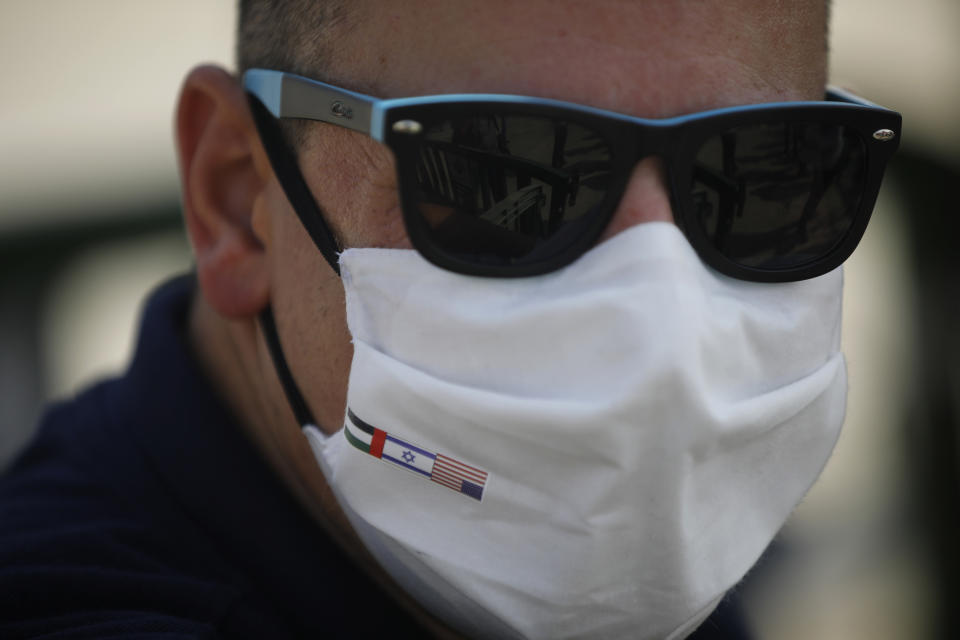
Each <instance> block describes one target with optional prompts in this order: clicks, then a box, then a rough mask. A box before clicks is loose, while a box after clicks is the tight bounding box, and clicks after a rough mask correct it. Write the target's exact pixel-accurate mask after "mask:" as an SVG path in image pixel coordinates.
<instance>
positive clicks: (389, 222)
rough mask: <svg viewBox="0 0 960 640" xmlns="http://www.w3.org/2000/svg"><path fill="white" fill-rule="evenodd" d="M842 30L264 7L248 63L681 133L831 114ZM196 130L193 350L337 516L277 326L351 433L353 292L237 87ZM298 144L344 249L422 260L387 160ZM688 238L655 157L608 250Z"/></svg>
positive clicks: (636, 180) (396, 6) (523, 8)
mask: <svg viewBox="0 0 960 640" xmlns="http://www.w3.org/2000/svg"><path fill="white" fill-rule="evenodd" d="M826 14H827V7H826V6H825V3H824V1H823V0H784V1H778V2H768V1H767V0H723V1H720V0H698V1H689V2H627V1H623V0H602V1H598V2H589V3H588V2H577V1H556V0H533V1H524V2H513V1H509V0H481V1H477V2H448V1H446V0H409V1H408V0H404V1H403V2H375V1H373V0H356V1H351V2H349V3H347V2H309V1H306V0H291V1H289V2H280V1H275V0H274V1H270V0H265V1H261V2H257V1H255V0H247V1H244V2H241V8H240V31H239V36H240V37H239V45H238V59H239V63H240V66H241V70H244V69H246V68H250V67H264V68H270V69H278V70H282V71H290V72H295V73H298V74H301V75H306V76H309V77H313V78H317V79H320V80H323V81H326V82H330V83H333V84H337V85H339V86H342V87H345V88H348V89H352V90H355V91H361V92H364V93H368V94H371V95H374V96H378V97H382V98H395V97H404V96H418V95H429V94H441V93H501V94H519V95H526V96H535V97H541V98H550V99H556V100H564V101H569V102H574V103H578V104H581V105H586V106H590V107H596V108H600V109H606V110H610V111H615V112H618V113H622V114H627V115H631V116H638V117H645V118H665V117H671V116H678V115H682V114H687V113H691V112H695V111H701V110H706V109H711V108H720V107H728V106H734V105H744V104H752V103H763V102H783V101H793V100H818V99H821V98H822V96H823V94H824V88H825V81H826V46H825V40H826V38H825V33H826ZM177 131H178V142H179V150H180V166H181V173H182V180H183V185H184V209H185V217H186V221H187V227H188V231H189V234H190V237H191V241H192V243H193V246H194V251H195V255H196V259H197V274H198V278H199V282H200V297H199V298H198V300H197V305H196V310H195V313H194V319H193V329H192V334H193V337H194V340H195V343H196V346H197V349H198V351H199V352H200V354H201V359H202V360H203V361H204V363H205V364H206V366H207V367H208V368H209V369H210V370H211V373H212V377H214V378H215V379H216V380H218V381H219V384H220V385H221V390H222V392H223V395H224V396H225V398H226V400H227V401H228V403H229V404H230V405H231V407H232V408H233V409H234V411H236V412H237V414H238V416H239V417H240V419H241V421H242V422H244V423H245V424H246V426H247V428H248V429H249V430H250V431H251V433H252V435H253V437H254V438H255V439H256V440H257V442H258V443H259V445H260V446H261V447H262V448H263V449H264V451H265V452H266V454H267V455H268V456H269V457H270V458H271V460H272V462H273V463H274V465H275V466H276V467H277V468H278V470H279V471H280V473H281V474H282V475H284V477H285V479H286V480H287V482H288V484H289V485H290V486H291V488H292V489H293V490H294V491H295V492H297V493H298V494H299V495H300V497H301V498H302V499H303V501H304V502H305V504H307V505H308V506H309V507H311V508H312V509H314V511H315V513H317V514H318V518H320V519H325V520H329V519H330V518H331V517H333V518H337V517H339V516H336V515H335V514H336V512H337V507H336V504H335V501H333V500H332V498H331V496H330V495H329V491H328V490H327V488H326V483H325V480H324V478H323V476H322V474H321V473H320V471H319V469H318V468H317V466H316V464H315V461H314V459H313V457H312V453H311V451H310V449H309V447H308V445H307V442H306V440H305V439H304V437H303V436H302V435H301V433H300V431H299V430H298V429H297V425H296V423H295V422H294V420H293V418H292V416H291V414H290V410H289V407H288V405H287V401H286V398H285V397H284V394H283V392H282V389H281V387H280V385H279V383H278V381H277V377H276V373H275V370H274V367H273V363H272V361H271V359H270V356H269V353H268V350H267V348H266V346H265V344H264V340H263V335H262V331H261V328H260V326H259V324H258V316H259V314H260V313H261V312H262V311H263V310H264V309H265V308H266V307H267V306H268V305H269V306H271V307H272V309H273V313H274V316H275V318H276V324H277V331H278V334H279V336H280V340H281V342H282V344H283V348H284V352H285V355H286V359H287V361H288V363H289V367H290V371H291V373H292V376H293V378H294V379H295V380H296V381H297V383H298V385H299V387H300V389H301V390H302V391H303V393H304V396H305V399H306V402H307V404H308V405H309V408H310V410H311V412H312V413H313V415H314V416H315V417H316V419H317V422H318V425H319V427H320V428H321V429H322V430H323V431H325V432H327V433H333V432H335V431H336V430H337V429H339V427H340V426H341V423H342V420H343V416H344V413H345V403H346V395H347V379H348V375H349V372H350V366H351V357H352V346H351V341H350V334H349V332H348V330H347V325H346V318H345V305H344V289H343V284H342V283H341V281H340V279H339V278H338V276H337V275H336V274H335V273H334V272H333V270H332V269H330V267H329V265H328V264H327V263H326V262H325V260H324V258H323V256H322V255H321V254H320V253H319V251H318V250H317V248H316V246H315V245H314V243H313V242H312V241H311V239H310V237H309V236H308V234H307V232H306V231H305V229H304V228H303V226H302V224H301V223H300V221H299V220H298V218H297V216H296V215H295V213H294V211H293V210H292V208H291V205H290V203H289V202H288V201H287V198H286V196H285V194H284V192H283V189H282V188H281V186H280V185H279V183H278V181H277V178H276V176H275V175H274V173H273V171H272V169H271V166H270V162H269V160H268V158H267V156H266V154H265V152H264V149H263V147H262V146H261V142H260V138H259V136H258V133H257V130H256V127H255V126H254V122H253V119H252V117H251V114H250V111H249V108H248V103H247V97H246V96H245V94H244V92H243V90H242V88H241V87H240V85H239V82H238V79H237V78H235V77H232V76H230V75H228V74H227V73H225V72H223V71H220V70H217V69H213V68H209V67H203V68H199V69H197V70H194V71H193V72H192V73H191V74H190V75H189V76H188V78H187V80H186V83H185V85H184V90H183V94H182V96H181V102H180V107H179V110H178V117H177ZM287 133H288V134H290V135H289V136H288V138H289V139H290V141H291V142H292V145H293V146H294V147H295V149H296V153H297V158H298V162H299V166H300V168H301V170H302V173H303V175H304V177H305V179H306V183H307V185H308V186H309V188H310V191H311V192H312V195H313V197H314V199H315V200H316V202H317V204H318V205H319V207H320V209H321V210H322V212H323V215H324V217H325V218H326V222H327V224H328V225H329V226H330V227H331V228H332V230H333V233H334V235H335V236H336V238H337V241H338V243H339V245H340V246H341V247H343V248H349V247H391V248H408V247H409V246H410V241H409V238H408V236H407V231H406V229H405V227H404V224H403V221H402V218H401V206H400V200H399V194H398V189H397V177H396V167H395V159H394V157H393V156H392V154H391V153H390V151H389V150H388V149H387V148H386V147H385V146H383V145H381V144H379V143H377V142H375V141H374V140H372V139H371V138H369V137H367V136H364V135H362V134H359V133H356V132H353V131H350V130H347V129H344V128H340V127H336V126H331V125H328V124H323V123H317V122H310V121H303V122H299V123H297V124H296V125H295V126H292V127H289V128H288V129H287ZM672 220H673V213H672V211H671V205H670V199H669V197H668V195H667V188H666V186H665V184H664V178H663V173H662V170H661V168H660V163H659V161H658V160H657V159H656V158H645V159H643V160H641V161H639V162H638V163H637V165H636V167H635V168H634V169H633V172H632V175H631V177H630V182H629V183H628V185H627V188H626V191H625V193H624V196H623V198H622V199H621V201H620V202H619V204H618V206H617V208H616V211H615V212H614V214H613V217H612V219H611V222H610V224H609V226H608V227H607V229H606V230H605V232H604V233H603V234H602V236H601V238H600V241H605V240H608V239H610V238H612V237H613V236H615V235H616V234H618V233H620V232H622V231H623V230H625V229H628V228H631V227H633V226H635V225H639V224H643V223H645V222H650V221H663V222H670V221H672ZM331 514H334V516H331ZM338 522H339V524H336V523H335V524H334V525H333V526H334V528H337V530H338V531H340V534H339V535H341V536H342V539H343V540H349V539H350V535H351V534H350V533H349V527H346V526H345V525H344V524H343V522H342V520H339V521H338ZM338 527H339V528H338ZM346 544H348V545H349V544H350V543H349V542H347V543H346Z"/></svg>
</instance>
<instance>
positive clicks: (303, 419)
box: [260, 305, 319, 427]
mask: <svg viewBox="0 0 960 640" xmlns="http://www.w3.org/2000/svg"><path fill="white" fill-rule="evenodd" d="M260 326H261V327H262V328H263V336H264V338H266V340H267V349H268V350H269V351H270V358H271V359H272V360H273V366H274V368H275V369H276V370H277V377H279V378H280V385H281V386H282V387H283V391H284V393H286V394H287V401H288V402H290V408H291V409H293V415H294V416H296V418H297V422H299V423H300V426H301V427H306V426H307V425H313V426H319V425H317V421H316V420H314V418H313V413H311V412H310V407H308V406H307V402H306V400H304V399H303V394H301V393H300V388H299V387H297V383H296V381H295V380H294V379H293V374H292V373H290V367H288V366H287V359H286V358H284V357H283V347H282V346H281V345H280V336H279V335H277V325H276V323H275V322H274V321H273V311H272V309H271V308H270V305H267V307H266V308H265V309H264V310H263V311H261V312H260Z"/></svg>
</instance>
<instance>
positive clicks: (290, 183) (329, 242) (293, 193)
mask: <svg viewBox="0 0 960 640" xmlns="http://www.w3.org/2000/svg"><path fill="white" fill-rule="evenodd" d="M247 98H248V100H249V102H250V110H251V111H252V112H253V121H254V123H255V124H256V126H257V132H258V133H259V134H260V141H261V142H262V143H263V148H264V149H265V150H266V152H267V157H268V158H270V166H271V167H273V172H274V173H275V174H276V176H277V180H279V182H280V186H281V187H283V192H284V193H285V194H287V200H289V201H290V204H291V206H293V210H294V211H295V212H296V214H297V217H298V218H300V222H301V223H302V224H303V226H304V228H306V230H307V233H309V234H310V237H311V238H312V239H313V243H314V244H315V245H317V248H318V249H319V250H320V253H322V254H323V257H324V258H326V260H327V263H328V264H329V265H330V267H331V268H332V269H333V270H334V272H335V273H336V274H337V275H340V263H339V262H338V257H337V254H338V253H339V249H338V247H337V239H336V237H335V236H334V235H333V231H331V230H330V226H329V225H328V224H327V222H326V220H324V218H323V213H322V212H321V211H320V206H319V205H318V204H317V201H316V200H315V199H314V197H313V194H312V193H311V192H310V188H309V187H308V186H307V182H306V180H305V179H304V177H303V174H302V173H301V172H300V167H299V166H298V165H297V158H296V156H295V155H294V154H293V151H291V149H290V147H289V146H287V143H286V142H285V141H284V139H283V133H282V132H281V131H280V126H279V125H278V123H277V120H276V118H274V117H273V114H272V113H270V112H269V111H268V110H267V108H266V107H265V106H263V103H262V102H260V100H258V99H257V98H256V97H254V96H252V95H250V94H248V95H247Z"/></svg>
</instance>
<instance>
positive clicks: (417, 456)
mask: <svg viewBox="0 0 960 640" xmlns="http://www.w3.org/2000/svg"><path fill="white" fill-rule="evenodd" d="M341 266H342V273H343V281H344V286H345V288H346V293H347V319H348V324H349V327H350V331H351V332H352V335H353V340H354V357H353V364H352V368H351V371H350V385H349V391H348V408H349V411H350V414H351V415H349V416H348V418H347V420H346V422H347V426H346V430H341V431H340V432H338V433H337V434H335V435H333V436H331V437H329V438H328V437H326V436H324V435H322V434H321V432H320V431H318V430H317V429H316V428H314V427H311V426H308V427H306V429H305V430H306V432H307V434H308V437H309V438H310V440H311V444H312V446H313V447H314V451H315V453H316V454H317V457H318V460H319V462H320V464H321V466H322V468H323V471H324V473H325V475H326V477H327V480H328V481H329V483H330V485H331V486H332V488H333V490H334V492H335V493H336V495H337V497H338V499H339V500H340V503H341V505H342V506H343V507H344V510H345V511H346V512H347V515H348V517H349V518H350V520H351V522H352V523H353V526H354V528H355V529H356V530H357V532H358V534H359V535H360V537H361V538H362V539H363V541H364V543H365V545H366V546H367V547H368V548H369V549H370V551H371V552H372V553H373V554H374V556H375V557H376V558H377V559H378V561H379V562H380V563H381V564H382V565H383V567H384V568H385V569H386V570H387V571H388V572H389V573H390V575H391V576H392V577H393V578H394V579H395V580H396V581H397V582H398V583H399V584H400V585H401V586H402V587H403V588H404V589H405V590H407V591H408V592H410V593H411V595H413V596H414V597H415V598H417V599H418V600H419V601H420V602H421V603H422V604H423V605H424V606H425V607H426V608H427V609H428V610H430V611H431V612H433V613H434V614H435V615H436V616H437V617H439V618H440V619H442V620H444V621H446V622H447V623H448V624H450V625H451V626H452V627H453V628H455V629H457V630H459V631H461V632H463V633H465V634H467V635H469V636H471V637H478V638H551V639H564V638H591V639H594V638H631V639H635V638H664V637H683V636H685V635H686V634H687V633H690V632H691V631H692V630H693V629H694V628H695V627H696V626H697V625H698V624H699V623H700V622H701V621H702V620H703V619H704V618H705V617H706V616H707V615H708V614H709V613H710V611H712V609H713V607H714V606H716V604H717V602H718V601H719V599H720V598H721V597H722V595H723V594H724V593H725V592H726V591H727V589H729V588H730V587H731V586H732V585H733V584H735V583H736V582H737V581H738V580H739V579H740V578H741V577H742V576H743V575H744V574H745V573H746V571H747V570H748V569H749V568H750V566H751V565H753V563H754V562H755V561H756V560H757V558H758V557H759V556H760V554H761V552H762V551H763V550H764V548H765V547H766V546H767V544H768V543H769V542H770V540H771V539H772V537H773V536H774V534H775V533H776V532H777V530H778V529H779V528H780V527H781V525H782V524H783V522H784V521H785V519H786V518H787V516H788V514H789V513H790V511H791V510H792V509H793V508H794V506H795V505H796V504H797V502H798V501H799V500H800V498H801V497H802V496H803V495H804V493H805V492H806V491H807V489H808V488H809V487H810V485H811V484H812V483H813V481H814V479H815V478H816V477H817V475H818V474H819V473H820V471H821V469H822V467H823V465H824V464H825V462H826V460H827V458H828V456H829V454H830V451H831V450H832V448H833V445H834V442H835V440H836V438H837V435H838V433H839V429H840V425H841V423H842V421H843V415H844V404H845V392H846V380H845V369H844V363H843V358H842V356H841V355H840V354H839V336H840V298H841V296H840V293H841V284H842V274H841V272H840V270H837V271H835V272H833V273H830V274H828V275H826V276H822V277H820V278H817V279H814V280H808V281H804V282H796V283H789V284H757V283H749V282H742V281H737V280H732V279H729V278H725V277H722V276H718V275H716V274H714V273H713V272H711V271H709V270H708V269H707V268H705V267H704V266H703V265H702V263H701V262H700V260H699V259H698V258H697V256H696V254H695V253H694V252H693V250H692V249H691V247H690V245H689V244H688V243H687V241H686V240H685V239H684V237H683V235H682V234H681V232H680V231H679V230H678V229H677V228H676V227H674V226H673V225H670V224H664V223H650V224H642V225H638V226H636V227H633V228H631V229H629V230H627V231H625V232H623V233H620V234H618V235H617V236H615V237H614V238H613V239H611V240H609V241H607V242H604V243H602V244H601V245H599V246H598V247H596V248H595V249H593V250H592V251H590V252H589V253H587V254H586V255H584V256H583V257H582V258H581V259H580V260H578V261H577V262H575V263H574V264H572V265H571V266H569V267H567V268H565V269H563V270H561V271H558V272H556V273H552V274H548V275H545V276H540V277H536V278H522V279H483V278H472V277H467V276H462V275H457V274H453V273H449V272H446V271H443V270H440V269H438V268H436V267H434V266H432V265H430V264H428V263H427V262H425V261H424V260H423V259H422V258H421V257H420V256H419V255H418V254H417V253H415V252H413V251H401V250H387V249H359V250H358V249H351V250H348V251H346V252H344V254H343V255H342V257H341Z"/></svg>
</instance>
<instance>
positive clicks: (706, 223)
mask: <svg viewBox="0 0 960 640" xmlns="http://www.w3.org/2000/svg"><path fill="white" fill-rule="evenodd" d="M243 83H244V87H245V89H246V91H247V92H248V93H249V94H250V96H251V98H252V99H251V100H250V103H251V107H252V109H253V114H254V119H255V121H256V124H257V129H258V131H259V135H260V137H261V139H262V141H263V143H264V148H265V149H266V151H267V153H268V155H269V156H270V160H271V163H272V165H273V168H274V171H275V173H276V174H277V177H278V180H279V181H280V182H281V184H282V185H283V188H284V190H285V192H286V193H287V196H288V198H289V199H290V201H291V203H292V204H293V207H294V209H295V210H296V211H297V214H298V216H299V217H300V219H301V220H302V221H303V224H304V226H305V227H306V228H307V230H308V232H309V233H310V235H311V236H312V237H313V240H314V242H315V243H316V244H317V246H318V248H319V249H320V250H321V252H323V254H324V256H325V257H326V258H327V261H328V262H330V264H331V266H333V267H334V269H335V270H338V264H337V251H338V248H337V245H336V242H335V240H334V237H333V234H332V233H331V232H330V230H329V228H328V227H327V225H326V223H325V222H324V219H323V215H322V213H321V212H320V209H319V207H318V206H317V204H316V201H315V200H314V198H313V196H312V194H311V192H310V191H309V189H308V188H307V186H306V183H305V181H304V179H303V176H302V173H301V172H300V169H299V166H298V165H297V161H296V157H295V156H294V155H293V153H292V151H291V150H290V148H289V146H288V145H287V144H286V143H285V142H284V139H283V136H282V134H281V130H280V127H279V126H278V125H279V123H278V119H280V118H304V119H308V120H319V121H322V122H326V123H329V124H334V125H338V126H341V127H346V128H348V129H352V130H354V131H359V132H361V133H364V134H366V135H368V136H370V137H372V138H373V139H374V140H377V141H379V142H381V143H383V144H385V145H386V146H387V147H388V148H389V149H390V150H391V151H392V152H393V154H394V156H395V158H396V166H397V174H398V183H399V191H400V202H401V208H402V211H403V217H404V223H405V225H406V229H407V233H408V235H409V237H410V241H411V243H412V244H413V246H414V248H415V249H416V250H417V251H419V252H420V253H421V254H422V255H423V256H424V257H425V258H426V259H427V260H429V261H430V262H432V263H434V264H435V265H437V266H439V267H441V268H443V269H447V270H450V271H454V272H458V273H464V274H470V275H477V276H494V277H518V276H533V275H539V274H543V273H548V272H550V271H554V270H557V269H560V268H561V267H563V266H565V265H567V264H569V263H571V262H573V261H574V260H576V259H577V258H578V257H579V256H580V255H582V254H583V253H584V252H586V251H587V250H588V249H589V248H590V247H592V246H593V245H594V244H595V243H596V242H597V240H598V238H599V237H600V235H601V234H602V233H603V231H604V228H605V227H606V226H607V225H608V223H609V222H610V219H611V217H612V216H613V214H614V212H615V210H616V208H617V206H618V204H619V202H620V199H621V198H622V197H623V193H624V191H625V190H626V187H627V183H628V181H629V179H630V175H631V173H632V171H633V169H634V167H635V166H636V164H637V162H638V161H639V160H640V159H642V158H644V157H647V156H658V157H659V158H660V159H661V162H662V166H663V168H664V176H665V181H666V186H667V189H668V190H669V194H670V199H671V205H672V209H673V215H674V221H675V223H676V224H677V226H678V227H679V228H680V229H681V230H682V232H683V233H684V235H685V236H686V238H687V240H688V241H689V242H690V245H691V246H692V247H693V248H694V250H695V251H696V252H697V254H698V255H699V256H700V258H701V260H703V261H704V263H706V264H707V265H709V266H710V267H712V268H713V269H715V270H716V271H718V272H720V273H722V274H724V275H727V276H730V277H733V278H738V279H741V280H751V281H756V282H788V281H795V280H803V279H806V278H812V277H815V276H818V275H822V274H824V273H826V272H828V271H830V270H832V269H834V268H836V267H837V266H839V265H840V264H841V263H842V262H843V261H844V260H846V259H847V257H849V256H850V254H851V253H852V252H853V250H854V248H855V247H856V245H857V243H858V242H859V241H860V238H861V237H862V236H863V232H864V230H865V229H866V226H867V222H868V220H869V218H870V213H871V211H872V210H873V205H874V202H875V201H876V197H877V193H878V191H879V189H880V182H881V180H882V178H883V171H884V168H885V166H886V163H887V161H888V159H889V158H890V156H891V155H893V153H894V151H896V149H897V146H898V144H899V138H900V125H901V117H900V114H898V113H896V112H894V111H891V110H889V109H885V108H883V107H879V106H877V105H874V104H872V103H869V102H867V101H865V100H863V99H861V98H858V97H856V96H854V95H852V94H849V93H845V92H842V91H839V90H836V89H831V90H830V91H829V92H828V93H827V96H826V100H824V101H822V102H785V103H771V104H755V105H748V106H742V107H731V108H724V109H716V110H711V111H704V112H700V113H694V114H689V115H683V116H678V117H674V118H665V119H645V118H636V117H632V116H627V115H624V114H620V113H615V112H612V111H605V110H601V109H595V108H591V107H586V106H582V105H578V104H573V103H568V102H560V101H556V100H546V99H541V98H533V97H524V96H510V95H490V94H477V95H438V96H423V97H414V98H397V99H389V100H381V99H378V98H373V97H371V96H367V95H363V94H359V93H355V92H352V91H347V90H345V89H340V88H338V87H334V86H331V85H328V84H324V83H322V82H319V81H316V80H311V79H309V78H304V77H302V76H297V75H294V74H290V73H285V72H281V71H270V70H264V69H251V70H249V71H247V72H246V73H245V74H244V79H243ZM338 272H339V271H338Z"/></svg>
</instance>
